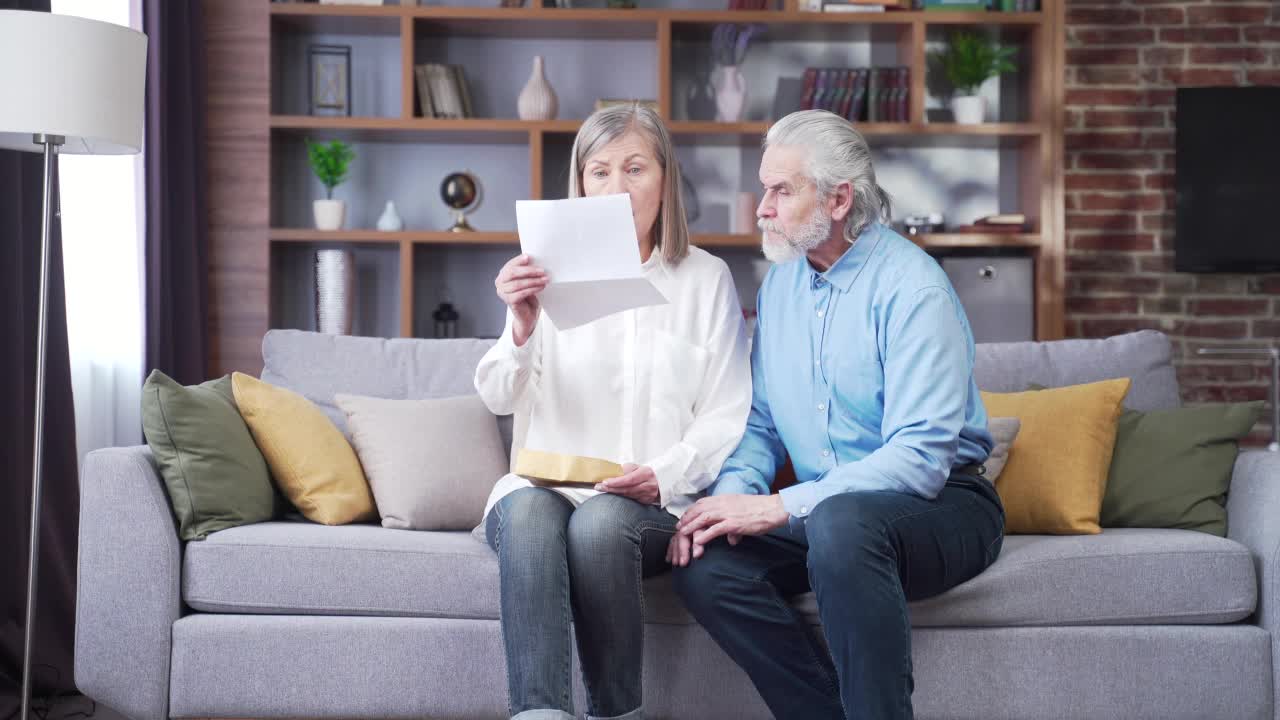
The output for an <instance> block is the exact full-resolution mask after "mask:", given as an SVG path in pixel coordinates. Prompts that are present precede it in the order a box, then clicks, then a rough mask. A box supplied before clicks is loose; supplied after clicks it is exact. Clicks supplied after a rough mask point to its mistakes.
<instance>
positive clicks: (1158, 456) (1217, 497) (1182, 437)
mask: <svg viewBox="0 0 1280 720" xmlns="http://www.w3.org/2000/svg"><path fill="white" fill-rule="evenodd" d="M1262 411H1263V403H1261V402H1249V403H1233V404H1225V405H1200V406H1190V407H1183V408H1173V409H1170V410H1152V411H1150V412H1145V413H1144V412H1138V411H1136V410H1127V411H1125V412H1124V414H1122V415H1121V416H1120V425H1119V428H1118V430H1117V432H1116V449H1115V455H1114V456H1113V457H1112V459H1111V473H1110V479H1109V480H1108V481H1107V493H1106V496H1105V497H1104V498H1103V499H1102V517H1101V522H1102V526H1103V527H1143V528H1182V529H1186V530H1199V531H1200V532H1206V533H1209V534H1211V535H1218V536H1221V537H1225V536H1226V534H1227V508H1226V504H1225V503H1226V495H1227V490H1228V488H1230V486H1231V472H1232V470H1233V469H1234V468H1235V463H1236V455H1237V454H1238V453H1239V446H1238V445H1237V441H1238V440H1239V439H1240V438H1242V437H1244V436H1245V435H1247V434H1248V433H1249V431H1250V430H1251V429H1252V428H1253V425H1254V423H1256V422H1257V421H1258V418H1259V417H1260V416H1261V415H1262Z"/></svg>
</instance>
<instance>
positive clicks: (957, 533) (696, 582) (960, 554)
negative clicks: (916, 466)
mask: <svg viewBox="0 0 1280 720" xmlns="http://www.w3.org/2000/svg"><path fill="white" fill-rule="evenodd" d="M1003 537H1004V509H1003V507H1002V506H1001V505H1000V499H999V498H998V497H997V496H996V492H995V488H993V487H992V486H991V483H989V482H987V481H986V480H985V479H981V478H979V477H977V476H974V475H967V474H961V473H953V474H952V476H951V477H950V478H949V479H948V480H947V484H946V487H945V488H943V490H942V492H941V494H939V495H938V497H937V498H936V499H934V500H925V499H923V498H920V497H917V496H914V495H907V494H903V493H893V492H867V493H847V494H843V495H836V496H834V497H830V498H827V499H826V500H823V501H822V502H821V503H819V504H818V505H817V507H815V508H814V509H813V512H812V513H810V515H809V517H808V518H807V519H806V520H805V521H804V522H803V523H800V522H798V521H795V520H793V521H792V524H791V525H790V526H788V527H783V528H780V529H778V530H776V531H774V532H773V533H770V534H768V535H763V536H759V537H747V538H743V539H742V541H741V542H739V543H738V545H737V546H730V545H729V544H728V543H727V542H725V541H724V539H723V538H720V539H717V540H716V541H715V542H712V543H711V544H709V545H708V546H707V548H706V552H705V553H704V554H703V556H702V558H701V559H698V560H695V561H694V562H693V563H692V564H690V565H689V566H688V567H683V568H680V567H678V568H676V569H675V584H676V590H677V591H678V592H679V594H680V596H681V598H682V599H683V600H684V603H685V606H686V607H688V608H689V610H690V612H692V613H693V615H694V616H695V617H696V618H697V619H698V621H699V622H700V623H702V625H703V627H705V628H706V629H707V632H709V633H710V634H711V636H712V637H713V638H715V640H716V642H717V643H719V645H720V647H722V648H724V650H725V652H726V653H728V654H729V656H730V657H732V658H733V659H734V660H736V661H737V662H738V664H739V665H741V666H742V668H743V669H744V670H746V672H747V675H748V676H750V677H751V681H752V682H753V683H754V684H755V686H756V689H757V690H759V691H760V695H761V697H763V698H764V701H765V703H766V704H767V705H768V706H769V709H770V710H771V711H772V712H773V714H774V716H775V717H778V718H796V719H797V720H822V719H825V718H846V717H847V718H857V720H882V719H883V720H887V719H890V718H892V719H894V720H904V719H908V718H911V717H912V711H911V692H912V689H913V687H914V681H913V679H912V671H911V622H910V619H909V617H908V614H907V602H908V601H912V600H921V599H924V598H927V597H932V596H934V595H938V594H940V593H942V592H944V591H946V590H949V589H951V588H952V587H954V586H956V585H959V584H960V583H962V582H964V581H966V580H968V579H970V578H972V577H974V576H975V575H977V574H978V573H980V572H982V571H983V570H985V569H986V568H987V566H989V565H990V564H991V563H992V562H994V561H995V559H996V557H997V556H998V555H999V553H1000V547H1001V544H1002V541H1003ZM810 590H812V591H813V592H814V594H815V595H816V596H817V601H818V615H819V617H820V618H821V620H822V632H823V634H824V635H825V638H826V641H827V642H826V645H827V647H824V646H823V644H822V643H821V642H820V641H819V638H818V637H817V636H816V635H815V633H814V632H813V628H811V627H810V626H809V625H808V624H807V623H805V621H804V620H802V619H801V617H800V616H799V614H798V613H797V612H796V611H795V610H794V609H792V607H791V606H790V605H788V604H787V602H786V600H785V598H787V597H789V596H792V595H796V594H799V593H804V592H808V591H810ZM828 648H829V650H828Z"/></svg>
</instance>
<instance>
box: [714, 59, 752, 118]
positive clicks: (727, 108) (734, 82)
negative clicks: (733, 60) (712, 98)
mask: <svg viewBox="0 0 1280 720" xmlns="http://www.w3.org/2000/svg"><path fill="white" fill-rule="evenodd" d="M712 85H713V86H714V87H715V90H716V122H739V121H741V120H742V111H743V110H744V109H745V108H746V106H747V80H746V78H744V77H742V69H741V68H739V67H738V66H737V65H721V66H720V71H719V73H718V74H717V76H716V79H715V80H714V81H713V83H712Z"/></svg>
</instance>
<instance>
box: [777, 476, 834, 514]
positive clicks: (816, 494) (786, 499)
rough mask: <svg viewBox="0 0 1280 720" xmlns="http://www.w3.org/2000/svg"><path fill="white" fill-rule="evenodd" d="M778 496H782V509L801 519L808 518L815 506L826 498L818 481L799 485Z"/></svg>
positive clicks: (784, 489) (782, 491)
mask: <svg viewBox="0 0 1280 720" xmlns="http://www.w3.org/2000/svg"><path fill="white" fill-rule="evenodd" d="M778 494H779V495H781V496H782V507H784V508H786V509H787V512H789V513H791V517H793V518H801V519H803V518H806V517H808V516H809V513H811V512H813V508H814V506H815V505H817V504H818V503H819V502H821V501H822V499H823V498H824V497H826V495H825V494H823V492H822V490H821V488H819V487H818V482H817V481H812V482H805V483H797V484H795V485H792V486H791V487H789V488H783V489H782V490H779V491H778Z"/></svg>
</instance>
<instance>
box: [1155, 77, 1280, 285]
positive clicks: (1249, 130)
mask: <svg viewBox="0 0 1280 720" xmlns="http://www.w3.org/2000/svg"><path fill="white" fill-rule="evenodd" d="M1176 102H1177V139H1176V140H1175V145H1176V151H1177V157H1176V164H1177V171H1176V173H1177V180H1176V186H1177V227H1176V230H1177V234H1176V236H1175V240H1174V268H1175V269H1176V270H1177V271H1178V272H1247V273H1257V272H1275V271H1278V270H1280V87H1240V88H1178V92H1177V100H1176Z"/></svg>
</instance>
